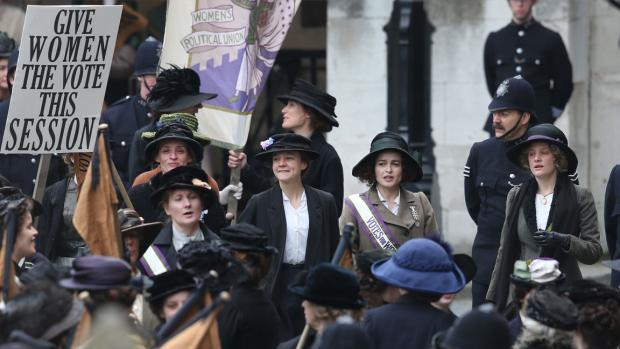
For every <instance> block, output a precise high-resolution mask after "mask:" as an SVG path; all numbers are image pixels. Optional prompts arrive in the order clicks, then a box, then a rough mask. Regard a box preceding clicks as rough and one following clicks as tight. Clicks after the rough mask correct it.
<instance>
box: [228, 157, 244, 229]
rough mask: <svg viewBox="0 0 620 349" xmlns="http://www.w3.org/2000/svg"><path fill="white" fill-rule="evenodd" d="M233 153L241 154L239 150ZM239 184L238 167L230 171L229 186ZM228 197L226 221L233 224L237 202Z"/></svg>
mask: <svg viewBox="0 0 620 349" xmlns="http://www.w3.org/2000/svg"><path fill="white" fill-rule="evenodd" d="M235 153H237V154H239V153H241V150H235ZM239 182H241V167H239V166H238V167H237V168H234V169H232V170H230V184H232V185H237V186H238V185H239ZM228 195H230V198H229V200H228V210H227V211H228V212H226V219H228V220H229V221H230V224H235V222H236V221H237V204H238V200H237V198H235V197H234V196H233V195H232V194H228Z"/></svg>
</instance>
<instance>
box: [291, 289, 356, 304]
mask: <svg viewBox="0 0 620 349" xmlns="http://www.w3.org/2000/svg"><path fill="white" fill-rule="evenodd" d="M288 289H289V291H291V292H292V293H293V294H295V295H296V296H298V297H300V298H303V299H306V300H309V301H310V302H312V303H315V304H318V305H322V306H327V307H333V308H339V309H361V308H363V307H365V306H366V302H365V301H364V300H363V299H362V298H359V296H358V298H357V299H350V298H346V299H337V298H322V297H316V296H315V295H313V294H310V293H309V292H308V291H307V290H306V288H305V287H304V285H291V286H289V288H288Z"/></svg>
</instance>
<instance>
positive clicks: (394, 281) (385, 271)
mask: <svg viewBox="0 0 620 349" xmlns="http://www.w3.org/2000/svg"><path fill="white" fill-rule="evenodd" d="M372 273H373V275H374V276H375V277H376V278H377V279H379V280H380V281H383V282H384V283H386V284H388V285H392V286H396V287H399V288H402V289H406V290H410V291H418V292H425V293H438V294H447V293H457V292H458V291H460V290H462V289H463V287H465V276H463V273H462V272H461V271H460V270H459V268H458V266H457V265H456V263H455V262H454V260H452V257H450V255H449V254H448V252H447V251H446V250H445V249H444V248H443V247H442V246H441V245H439V244H438V243H436V242H435V241H432V240H429V239H412V240H409V241H407V242H406V243H405V244H404V245H402V246H401V247H400V248H399V249H398V250H397V251H396V252H395V253H394V255H392V257H390V258H388V259H384V260H382V261H378V262H375V263H374V264H373V265H372Z"/></svg>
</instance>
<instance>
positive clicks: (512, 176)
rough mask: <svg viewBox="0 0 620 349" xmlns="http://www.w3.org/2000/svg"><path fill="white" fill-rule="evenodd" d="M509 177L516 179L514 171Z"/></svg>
mask: <svg viewBox="0 0 620 349" xmlns="http://www.w3.org/2000/svg"><path fill="white" fill-rule="evenodd" d="M508 177H510V179H515V177H516V176H515V174H514V173H511V174H509V175H508Z"/></svg>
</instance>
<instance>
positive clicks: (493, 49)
mask: <svg viewBox="0 0 620 349" xmlns="http://www.w3.org/2000/svg"><path fill="white" fill-rule="evenodd" d="M484 72H485V76H486V83H487V88H488V90H489V93H490V94H491V95H492V96H493V95H494V94H495V90H496V89H497V86H499V84H500V83H501V82H502V81H504V80H505V79H507V78H509V77H512V76H515V75H521V76H523V78H525V80H527V81H528V82H529V83H530V84H532V87H534V90H535V92H536V115H537V117H538V121H539V122H548V123H553V122H554V121H555V118H556V117H557V116H559V114H558V115H556V116H555V117H553V116H552V109H551V107H554V108H556V109H557V110H563V109H564V108H565V106H566V103H568V100H569V98H570V95H571V93H572V91H573V73H572V66H571V62H570V59H569V58H568V53H567V52H566V47H565V46H564V42H562V37H561V36H560V35H559V34H558V33H556V32H554V31H552V30H550V29H548V28H546V27H544V26H543V25H542V24H540V23H539V22H538V21H536V20H534V19H532V20H531V21H529V22H527V23H525V24H522V25H518V24H515V23H514V22H511V23H510V24H508V25H507V26H505V27H504V28H502V29H500V30H498V31H496V32H492V33H491V34H489V36H488V37H487V40H486V43H485V45H484Z"/></svg>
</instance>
